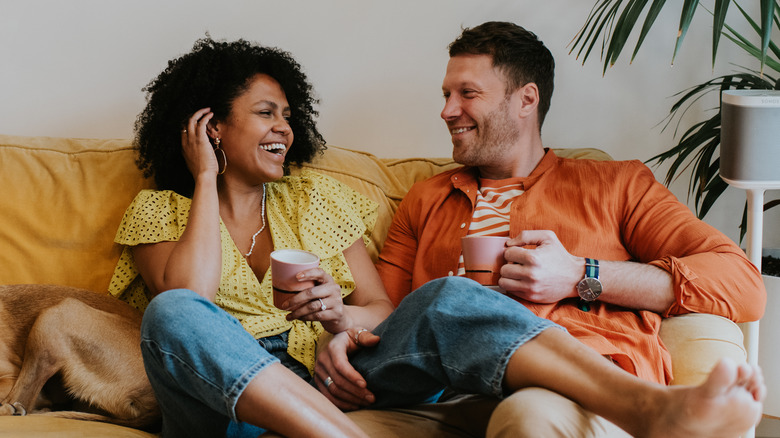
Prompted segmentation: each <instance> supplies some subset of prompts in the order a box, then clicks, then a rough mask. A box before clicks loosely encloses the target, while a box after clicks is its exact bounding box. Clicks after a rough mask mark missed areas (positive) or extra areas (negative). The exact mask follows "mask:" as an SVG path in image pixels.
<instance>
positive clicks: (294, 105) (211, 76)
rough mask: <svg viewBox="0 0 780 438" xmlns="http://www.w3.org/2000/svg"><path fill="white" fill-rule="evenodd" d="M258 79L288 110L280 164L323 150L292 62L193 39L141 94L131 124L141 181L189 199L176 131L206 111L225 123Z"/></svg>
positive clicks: (308, 91) (307, 88) (240, 45)
mask: <svg viewBox="0 0 780 438" xmlns="http://www.w3.org/2000/svg"><path fill="white" fill-rule="evenodd" d="M259 73H263V74H267V75H268V76H271V77H272V78H274V79H275V80H276V81H277V82H279V84H280V85H281V87H282V90H284V93H285V95H286V97H287V101H288V103H289V104H290V111H291V112H290V119H289V123H290V127H291V129H292V132H293V135H294V136H295V141H294V146H293V147H292V148H290V150H289V151H288V154H287V159H286V163H285V164H301V163H306V162H308V161H310V160H311V159H312V158H314V156H315V154H317V153H321V152H322V151H323V150H325V141H324V139H323V138H322V135H321V134H320V133H319V131H318V130H317V126H316V124H315V122H314V118H315V117H317V116H318V112H317V111H316V110H315V109H314V105H315V104H317V103H318V100H317V99H316V98H314V96H313V89H312V86H311V84H309V82H308V80H307V79H306V75H305V74H304V73H303V72H302V70H301V66H300V65H299V64H298V63H297V62H296V61H295V60H294V59H293V58H292V56H291V55H290V54H289V53H287V52H285V51H282V50H279V49H277V48H273V47H263V46H259V45H257V44H253V43H250V42H248V41H245V40H238V41H234V42H223V41H214V40H212V39H211V37H209V36H207V37H206V38H202V39H199V40H198V41H196V42H195V45H194V46H193V48H192V51H191V52H190V53H188V54H186V55H183V56H181V57H179V58H176V59H173V60H171V61H169V62H168V67H167V68H166V69H165V70H164V71H163V72H162V73H160V75H159V76H157V77H156V78H155V79H153V80H152V81H151V82H150V83H149V85H147V86H146V87H145V88H144V89H143V90H144V91H145V92H146V108H144V110H143V112H141V114H139V115H138V118H137V119H136V121H135V147H136V148H137V150H138V159H137V161H136V164H137V165H138V168H139V169H141V170H142V171H143V172H144V176H146V177H151V176H153V177H154V181H155V184H156V185H157V188H158V189H160V190H174V191H175V192H177V193H179V194H181V195H183V196H192V192H193V190H194V187H195V181H194V179H193V177H192V175H191V174H190V172H189V169H188V168H187V165H186V163H185V161H184V156H183V155H182V146H181V130H182V128H183V127H184V126H186V124H187V121H188V119H189V118H190V116H192V114H193V113H195V112H196V111H197V110H199V109H201V108H207V107H208V108H211V111H212V112H213V113H214V118H215V119H216V120H225V119H226V118H227V116H228V114H230V109H231V107H232V103H233V101H234V100H235V99H236V97H238V96H239V95H240V94H241V93H242V92H244V91H246V90H247V89H248V87H249V85H250V80H251V79H252V78H253V77H254V76H255V75H257V74H259Z"/></svg>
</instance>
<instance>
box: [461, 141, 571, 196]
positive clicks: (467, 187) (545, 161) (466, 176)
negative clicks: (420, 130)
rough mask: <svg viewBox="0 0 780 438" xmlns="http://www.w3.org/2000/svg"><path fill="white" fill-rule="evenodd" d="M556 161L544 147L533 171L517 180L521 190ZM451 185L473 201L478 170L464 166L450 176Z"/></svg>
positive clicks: (548, 169) (532, 183) (551, 151)
mask: <svg viewBox="0 0 780 438" xmlns="http://www.w3.org/2000/svg"><path fill="white" fill-rule="evenodd" d="M557 163H558V156H557V155H555V152H553V150H552V149H549V148H545V153H544V156H543V157H542V160H541V161H540V162H539V164H537V165H536V167H535V168H534V170H533V172H531V174H530V175H528V176H527V177H525V178H520V179H519V182H520V184H521V185H522V189H523V190H528V189H530V188H531V187H532V186H533V185H534V184H535V183H536V182H537V181H539V180H540V179H541V178H542V176H544V174H546V173H547V172H548V171H550V170H551V169H552V168H553V167H555V166H556V165H557ZM450 182H452V186H453V187H454V188H456V189H459V190H461V191H463V192H464V193H466V195H467V196H468V197H469V198H470V199H471V202H472V203H474V202H475V199H476V191H477V188H478V187H479V172H478V171H477V168H476V167H469V166H464V167H461V168H460V169H459V170H458V171H457V172H455V173H453V174H452V175H451V176H450Z"/></svg>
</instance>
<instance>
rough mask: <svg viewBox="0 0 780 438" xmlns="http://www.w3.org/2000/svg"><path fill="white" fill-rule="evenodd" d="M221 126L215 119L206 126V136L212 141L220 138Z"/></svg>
mask: <svg viewBox="0 0 780 438" xmlns="http://www.w3.org/2000/svg"><path fill="white" fill-rule="evenodd" d="M219 125H220V123H219V122H218V121H216V120H214V119H213V118H212V119H211V120H209V121H208V123H207V124H206V135H208V136H209V138H210V139H212V140H213V139H215V138H219Z"/></svg>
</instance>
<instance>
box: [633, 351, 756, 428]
mask: <svg viewBox="0 0 780 438" xmlns="http://www.w3.org/2000/svg"><path fill="white" fill-rule="evenodd" d="M668 389H669V401H668V403H665V404H664V406H659V408H660V409H661V412H660V415H658V416H657V417H656V421H655V424H654V425H653V426H652V427H651V429H650V430H649V433H648V434H647V436H648V437H667V438H670V437H686V438H691V437H702V438H704V437H707V438H716V437H724V438H734V437H738V436H740V434H741V433H743V432H745V431H746V430H748V429H750V428H751V427H752V426H755V425H756V424H757V423H758V421H759V420H760V419H761V412H762V407H763V401H764V397H766V386H764V378H763V376H762V374H761V370H760V369H759V368H758V367H753V366H750V365H747V364H743V365H737V364H736V363H735V362H734V361H733V360H731V359H722V360H721V361H720V362H718V364H717V365H716V366H715V368H714V369H713V370H712V372H711V373H710V375H709V377H707V380H706V381H705V382H704V383H702V384H701V385H699V386H695V387H694V386H692V387H679V388H678V387H669V388H668Z"/></svg>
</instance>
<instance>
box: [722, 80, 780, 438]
mask: <svg viewBox="0 0 780 438" xmlns="http://www.w3.org/2000/svg"><path fill="white" fill-rule="evenodd" d="M721 97H722V100H721V102H722V105H721V132H720V176H721V178H723V180H724V181H726V182H727V183H728V184H729V185H731V186H733V187H737V188H740V189H744V190H746V191H747V204H748V211H747V256H748V258H749V259H750V261H751V262H753V264H754V265H756V267H758V269H759V270H760V269H761V255H762V254H761V253H762V249H763V222H764V208H763V207H764V192H765V191H766V190H771V189H780V91H777V90H729V91H724V92H723V94H722V96H721ZM773 317H780V315H774V316H773ZM758 328H759V323H758V321H756V322H751V323H748V324H747V326H746V330H745V331H746V339H745V348H746V349H747V359H748V363H751V364H758V363H759V348H758V345H759V331H758ZM762 359H763V357H762ZM761 362H764V361H763V360H762V361H761ZM773 365H780V363H774V364H773ZM762 366H764V367H766V365H763V364H762ZM773 368H775V367H774V366H773ZM778 372H780V366H777V367H776V369H772V370H764V375H765V376H766V378H767V387H768V392H769V395H768V396H767V400H766V402H765V404H764V413H770V414H771V415H774V416H780V385H777V384H775V383H777V382H778V380H777V379H778V378H780V376H778V375H777V374H778ZM775 390H776V391H775ZM754 436H755V430H752V431H751V432H750V433H749V434H747V435H745V437H746V438H752V437H754Z"/></svg>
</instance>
